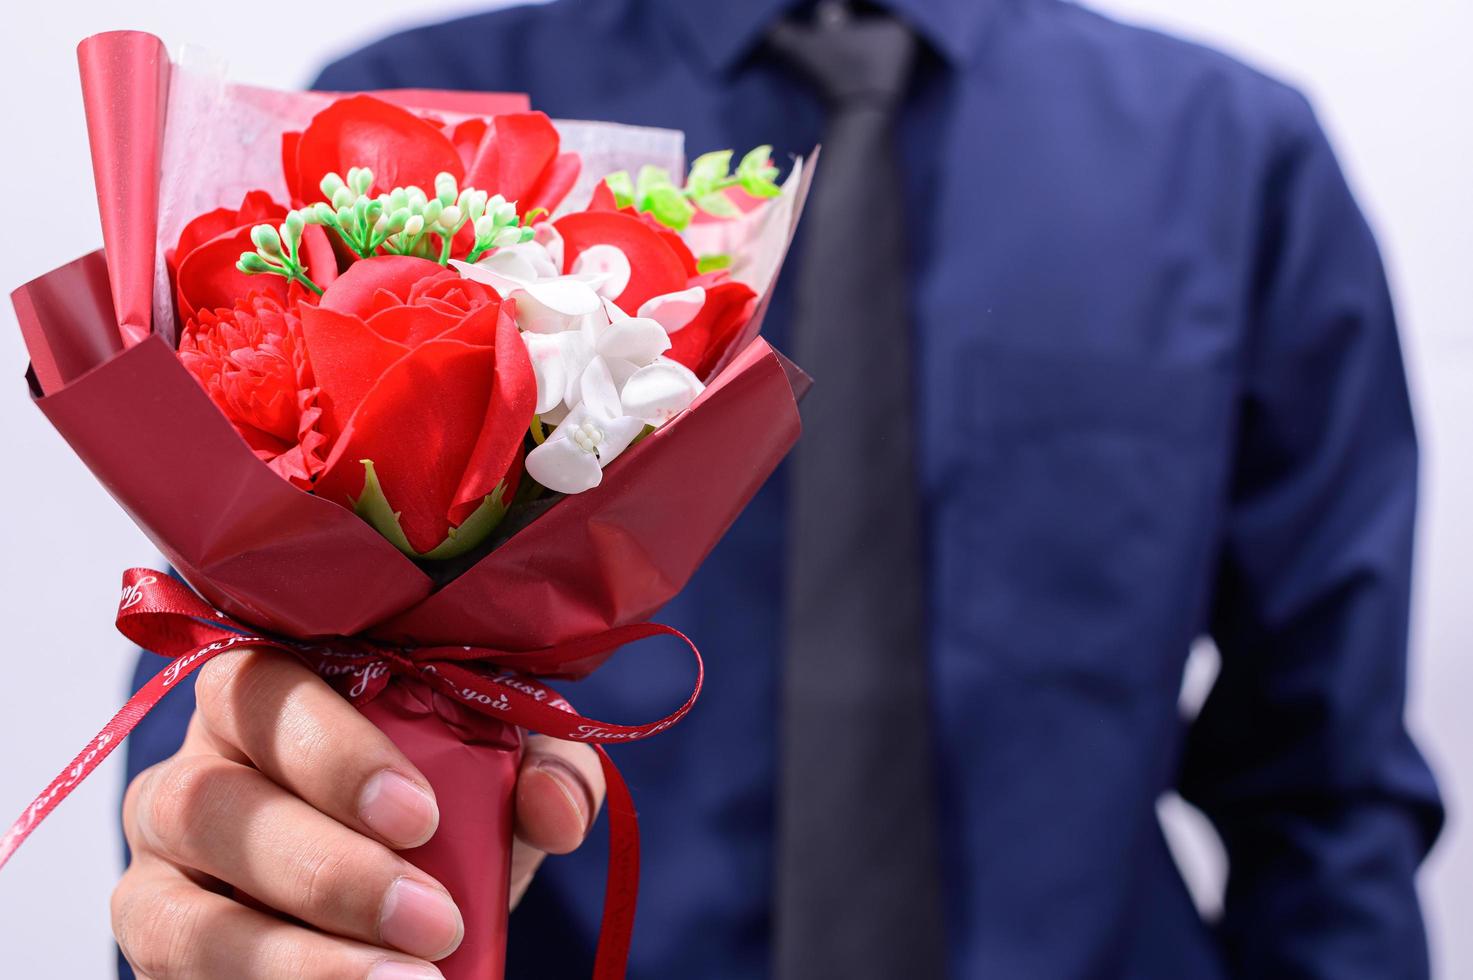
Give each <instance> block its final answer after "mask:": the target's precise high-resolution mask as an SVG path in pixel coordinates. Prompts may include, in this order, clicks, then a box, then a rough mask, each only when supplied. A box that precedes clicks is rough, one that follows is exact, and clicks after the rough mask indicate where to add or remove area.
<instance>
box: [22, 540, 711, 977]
mask: <svg viewBox="0 0 1473 980" xmlns="http://www.w3.org/2000/svg"><path fill="white" fill-rule="evenodd" d="M117 626H118V630H119V631H120V632H121V633H122V634H123V635H124V636H126V637H128V639H130V640H132V641H133V642H134V643H137V644H138V645H139V646H141V647H143V648H144V649H145V650H152V651H153V652H155V653H158V654H162V655H163V656H166V657H173V658H174V660H173V661H172V662H171V663H169V665H168V666H166V667H165V668H164V669H163V670H161V671H159V672H158V673H157V674H156V675H154V677H153V678H152V679H150V680H149V681H148V683H146V684H144V685H143V687H142V688H140V689H139V691H138V693H137V694H135V695H133V697H131V698H129V699H128V703H127V704H125V705H123V707H122V709H121V710H119V711H118V713H117V714H116V715H114V716H113V718H112V721H110V722H108V723H107V725H106V727H104V728H103V729H102V731H101V732H99V733H98V734H97V737H96V738H94V739H93V740H92V741H91V742H89V743H88V744H87V747H86V748H85V749H83V750H82V751H81V752H79V753H78V754H77V757H76V758H75V759H73V760H72V761H71V763H70V764H68V765H67V767H66V768H65V769H63V770H62V772H61V774H60V775H58V776H57V777H56V779H54V780H53V781H52V783H51V785H50V786H48V787H47V788H46V790H45V792H43V793H42V794H41V795H40V796H38V797H36V799H35V801H34V802H33V803H31V805H30V806H28V807H26V809H25V811H24V812H23V813H21V815H20V817H19V818H17V819H16V821H15V823H13V824H12V825H11V826H10V829H9V830H8V831H6V832H5V835H4V836H3V837H0V868H3V867H4V866H5V862H6V861H8V860H10V856H11V855H12V854H14V853H15V851H16V849H17V848H19V847H20V845H21V843H22V842H23V841H25V839H26V838H27V837H29V836H30V833H31V831H32V830H34V829H36V827H37V826H38V825H39V824H40V823H41V821H43V820H45V819H46V817H47V816H48V815H49V814H50V813H51V811H52V810H54V809H56V807H57V805H58V804H60V803H61V801H62V800H64V799H66V798H67V796H69V795H70V794H71V792H72V790H73V789H75V788H76V787H77V786H78V785H79V784H80V783H81V782H82V780H84V779H86V778H87V777H88V776H89V775H90V774H91V773H92V771H93V770H94V769H96V768H97V767H98V766H99V765H101V764H102V761H103V760H104V759H106V758H107V757H108V755H110V754H111V753H112V751H113V749H115V748H117V747H118V745H119V743H121V742H122V741H123V739H124V738H126V737H127V735H128V733H129V732H131V731H132V730H133V729H134V727H135V726H136V725H137V724H138V723H139V722H140V721H141V720H143V717H144V715H147V714H148V713H149V711H151V710H153V708H154V706H155V705H157V704H158V703H159V702H160V701H161V700H163V698H164V695H166V694H168V693H169V692H170V691H171V690H173V689H174V688H175V687H176V686H177V685H178V682H179V681H181V680H183V679H184V678H185V677H188V676H189V675H190V674H192V673H194V672H195V671H196V670H199V669H200V668H201V667H203V666H204V665H205V664H207V663H209V662H210V661H211V660H213V659H214V658H215V657H218V656H219V655H220V654H222V653H224V652H225V651H227V650H231V649H234V648H235V647H239V646H249V647H257V648H269V649H275V650H282V651H284V652H286V653H290V654H292V655H293V656H295V657H297V658H299V659H300V660H302V661H303V662H304V663H306V664H307V665H308V666H309V667H312V668H313V669H314V670H316V671H317V672H318V674H320V675H321V676H322V677H323V678H324V679H326V680H327V682H328V683H329V684H331V685H333V687H335V688H336V689H337V690H338V691H339V692H340V693H342V694H343V696H344V697H346V698H347V699H348V700H349V701H351V702H352V703H353V704H354V705H361V704H365V703H367V702H368V701H370V700H372V699H373V698H374V697H375V696H376V695H377V694H378V693H379V692H380V691H382V690H383V689H384V687H385V686H386V685H388V684H389V683H390V681H391V680H392V679H393V678H394V677H396V676H397V677H405V678H416V679H418V680H420V681H421V682H423V683H425V684H427V685H429V686H430V687H432V688H435V689H437V690H439V691H441V692H442V693H444V694H446V695H448V696H449V697H451V698H453V699H455V700H457V701H460V702H461V703H462V704H465V705H466V706H467V707H469V708H471V709H472V710H474V711H478V712H480V713H481V714H484V715H487V716H489V717H492V718H495V719H496V720H498V721H501V722H504V723H505V724H508V725H515V726H518V727H521V728H528V729H532V730H534V731H538V732H542V733H543V734H546V735H551V736H553V737H554V738H561V739H568V740H570V741H575V742H590V743H594V747H595V749H596V750H597V752H598V756H599V763H600V764H601V765H602V766H603V772H604V778H605V780H606V781H607V783H608V798H607V804H606V805H607V807H608V811H609V877H608V884H607V885H606V887H605V890H604V915H603V925H602V926H601V927H600V929H599V938H598V954H597V957H596V959H595V961H594V970H593V976H594V980H622V978H623V977H624V972H625V965H626V964H627V962H628V959H629V941H630V936H631V933H632V932H633V929H634V907H635V901H636V898H637V897H638V892H639V821H638V819H637V817H636V816H635V811H634V800H633V798H632V797H631V796H630V795H629V787H628V786H627V785H625V783H624V778H623V777H622V776H621V775H620V774H619V770H618V769H617V768H615V766H614V763H613V761H612V760H611V759H610V758H609V756H608V753H607V752H605V751H604V750H603V748H602V747H601V744H600V743H607V742H631V741H635V740H638V739H642V738H648V737H649V736H651V735H654V734H656V733H658V732H662V731H664V730H665V729H667V728H669V727H670V726H671V725H674V724H675V723H676V722H678V721H679V720H680V719H681V718H683V717H685V714H686V713H687V712H688V711H690V709H691V706H692V705H694V704H695V703H696V698H697V697H699V696H700V693H701V682H702V680H703V679H704V677H705V667H704V665H703V664H702V663H701V654H700V651H699V650H697V649H696V645H695V644H694V643H692V642H691V640H690V638H689V637H687V636H686V635H685V634H684V633H681V632H680V631H679V630H677V629H673V628H672V627H669V626H662V625H661V624H659V623H640V624H637V625H634V626H621V627H618V628H615V629H611V630H608V631H606V632H604V633H599V634H597V635H595V636H590V637H585V638H583V639H580V640H573V641H571V642H568V643H563V644H559V645H558V646H554V647H547V648H545V649H542V650H533V651H504V650H492V649H489V648H486V647H471V646H454V647H445V646H440V647H417V648H408V647H395V646H390V645H387V644H382V643H377V642H375V641H371V640H365V639H356V638H348V637H344V638H337V639H333V640H331V641H323V642H314V643H306V642H301V641H297V640H290V639H285V638H283V637H277V636H267V635H265V634H261V633H255V632H252V630H251V628H250V627H249V626H246V625H244V624H242V623H238V622H236V621H235V620H233V619H231V618H230V617H229V616H226V615H225V614H224V613H222V612H220V611H218V610H216V609H215V608H214V607H212V606H210V605H209V604H207V603H206V602H205V601H204V600H203V599H201V598H200V597H199V596H197V595H195V593H194V592H192V591H190V589H189V588H188V587H186V586H184V585H183V584H181V583H180V582H178V581H176V580H175V579H173V578H170V577H169V576H168V575H167V574H165V573H164V572H157V571H153V570H152V569H147V568H130V569H128V570H127V571H126V572H124V573H123V594H122V598H121V599H120V600H119V602H118V618H117ZM661 635H664V636H673V637H676V638H677V639H679V640H681V641H682V642H683V643H685V645H686V646H688V647H690V651H691V654H692V656H694V657H695V661H696V682H695V687H694V689H693V690H692V691H691V693H690V697H688V698H686V700H685V703H684V704H682V705H681V706H680V707H679V708H677V709H676V710H675V711H673V712H671V713H670V714H668V715H666V716H665V717H664V718H661V719H660V720H659V721H656V722H653V723H651V724H648V725H614V724H608V723H605V722H599V721H594V720H592V719H589V718H585V717H583V716H582V715H580V714H578V713H577V712H576V711H574V710H573V708H572V706H571V705H569V704H568V702H567V701H565V700H563V699H562V698H561V697H560V696H559V695H558V694H557V692H555V691H553V690H552V689H551V688H549V687H546V686H544V685H543V684H541V683H540V682H539V681H538V680H536V679H535V678H534V676H533V675H536V674H542V675H550V676H556V677H577V676H581V675H583V674H585V673H587V672H588V670H590V669H592V667H593V666H595V665H596V664H597V663H599V662H601V660H602V658H603V657H604V656H605V655H607V654H609V653H610V652H612V651H614V650H616V649H618V648H619V647H622V646H624V645H625V644H627V643H632V642H634V641H635V640H642V639H645V638H647V637H652V636H661ZM505 663H515V664H517V666H518V668H519V669H518V670H516V671H513V670H509V669H506V668H505V667H496V666H494V665H496V664H505Z"/></svg>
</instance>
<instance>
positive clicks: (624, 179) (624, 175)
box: [604, 170, 634, 208]
mask: <svg viewBox="0 0 1473 980" xmlns="http://www.w3.org/2000/svg"><path fill="white" fill-rule="evenodd" d="M604 183H605V184H608V185H609V190H611V191H613V192H614V206H615V207H618V208H627V207H629V206H630V205H631V204H633V203H634V178H632V177H630V176H629V171H627V170H619V171H617V172H615V173H611V174H609V175H608V176H607V177H605V178H604Z"/></svg>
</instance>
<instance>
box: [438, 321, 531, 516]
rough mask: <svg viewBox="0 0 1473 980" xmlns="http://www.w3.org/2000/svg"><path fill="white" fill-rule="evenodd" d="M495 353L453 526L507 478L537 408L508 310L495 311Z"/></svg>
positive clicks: (523, 351)
mask: <svg viewBox="0 0 1473 980" xmlns="http://www.w3.org/2000/svg"><path fill="white" fill-rule="evenodd" d="M488 311H489V308H488V307H483V308H482V309H481V310H478V311H476V314H472V315H471V316H470V317H468V318H467V324H469V323H470V321H472V320H476V319H485V316H484V314H485V313H487V312H488ZM478 314H480V316H479V317H478ZM457 329H458V330H459V329H463V327H462V328H457ZM435 343H440V341H435ZM495 354H496V367H495V373H496V383H495V384H494V385H493V386H492V388H491V398H490V401H489V403H488V404H487V405H486V419H485V424H484V425H483V426H482V427H481V432H480V435H479V437H478V438H477V439H476V448H475V450H474V451H473V452H472V453H471V456H470V459H469V461H468V462H467V463H466V466H465V473H464V475H463V476H462V477H461V481H460V485H459V487H458V488H457V490H456V493H455V501H454V504H455V506H454V509H452V510H451V512H450V520H451V523H453V524H456V525H459V524H460V522H461V521H463V520H465V519H466V518H467V517H469V516H470V515H471V512H472V511H474V510H475V509H476V508H477V507H479V506H480V504H481V501H482V500H483V499H484V498H485V496H486V495H487V494H488V493H490V492H491V491H492V490H495V489H496V484H498V483H500V482H501V480H502V478H504V477H505V476H506V473H507V470H508V469H510V468H511V466H512V464H513V462H514V461H515V460H516V458H517V454H518V453H519V451H520V450H521V447H522V442H523V440H524V439H525V438H526V435H527V427H528V426H529V425H531V424H532V414H533V413H534V412H535V411H536V410H537V378H536V376H535V375H534V374H533V373H532V360H531V358H530V357H529V356H528V355H527V346H526V345H525V344H523V343H522V338H521V337H520V336H518V333H517V324H516V321H515V320H513V319H512V317H511V315H510V313H509V311H507V310H506V309H504V308H502V309H499V310H497V320H496V347H495Z"/></svg>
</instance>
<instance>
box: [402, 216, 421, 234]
mask: <svg viewBox="0 0 1473 980" xmlns="http://www.w3.org/2000/svg"><path fill="white" fill-rule="evenodd" d="M424 230H425V219H424V216H423V215H419V214H411V215H410V216H409V217H408V218H407V219H405V221H404V234H406V235H408V236H409V237H410V238H413V237H414V236H415V235H418V234H419V233H420V232H422V231H424Z"/></svg>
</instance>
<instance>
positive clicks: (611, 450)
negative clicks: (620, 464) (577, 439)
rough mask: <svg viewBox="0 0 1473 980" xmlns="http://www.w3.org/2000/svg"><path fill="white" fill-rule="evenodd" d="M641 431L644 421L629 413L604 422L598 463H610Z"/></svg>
mask: <svg viewBox="0 0 1473 980" xmlns="http://www.w3.org/2000/svg"><path fill="white" fill-rule="evenodd" d="M643 431H644V421H643V420H642V419H637V418H634V417H633V416H629V415H625V416H623V417H621V418H617V419H613V420H611V421H609V422H607V423H605V425H604V426H603V433H604V441H603V445H601V446H599V447H598V461H599V465H601V466H608V465H609V464H610V463H612V462H613V461H614V460H615V459H617V458H618V457H619V454H620V453H622V452H623V451H624V450H626V449H628V448H629V444H630V443H631V442H633V441H634V440H635V439H636V438H638V437H639V434H640V433H641V432H643Z"/></svg>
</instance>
